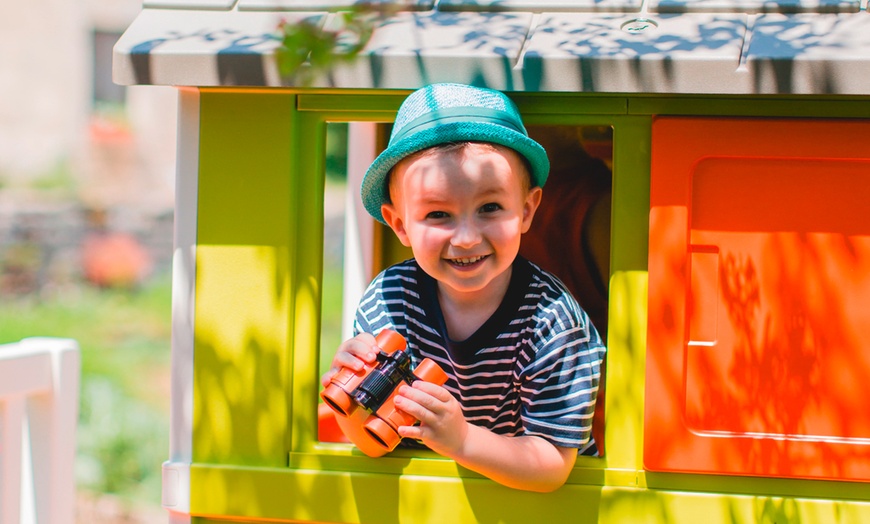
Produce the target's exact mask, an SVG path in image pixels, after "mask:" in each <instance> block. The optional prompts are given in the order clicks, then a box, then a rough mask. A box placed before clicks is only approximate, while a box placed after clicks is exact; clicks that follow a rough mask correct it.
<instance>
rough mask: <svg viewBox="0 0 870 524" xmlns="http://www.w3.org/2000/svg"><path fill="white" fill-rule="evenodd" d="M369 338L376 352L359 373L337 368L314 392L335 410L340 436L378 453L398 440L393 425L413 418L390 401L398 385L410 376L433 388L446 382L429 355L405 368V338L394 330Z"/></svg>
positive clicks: (372, 453) (409, 380)
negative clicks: (322, 387) (372, 341)
mask: <svg viewBox="0 0 870 524" xmlns="http://www.w3.org/2000/svg"><path fill="white" fill-rule="evenodd" d="M375 342H376V344H377V347H378V348H379V349H380V351H379V352H378V356H377V360H376V361H375V362H374V363H373V364H365V365H364V368H363V371H362V372H360V373H359V374H357V373H355V372H354V371H353V370H351V369H348V368H345V367H343V368H341V369H340V370H339V371H338V373H336V374H335V375H334V376H333V377H332V380H331V381H330V383H329V385H328V386H326V388H325V389H324V390H323V391H322V392H321V393H320V397H321V398H322V399H323V401H324V402H326V404H327V405H328V406H329V407H330V408H332V410H333V411H335V413H336V417H337V419H338V422H339V426H340V427H341V429H342V431H343V432H344V434H345V436H347V438H348V439H350V441H351V442H353V443H354V444H356V445H357V447H359V448H360V449H361V450H362V451H363V452H364V453H366V454H367V455H370V456H380V455H382V454H383V453H386V452H388V451H392V450H393V449H395V448H396V446H397V445H398V444H399V442H400V441H401V440H402V437H400V436H399V433H398V428H399V426H410V425H412V424H414V423H415V422H416V420H415V419H414V418H413V417H411V416H410V415H408V414H406V413H402V412H400V411H398V410H397V409H396V408H395V406H394V404H393V399H394V398H395V396H396V395H397V394H398V390H399V386H400V385H402V384H412V383H413V382H414V381H416V380H424V381H426V382H431V383H433V384H437V385H439V386H440V385H443V384H444V383H445V382H447V374H446V373H444V371H443V370H442V369H441V368H440V367H439V366H438V364H436V363H435V361H433V360H432V359H429V358H425V359H423V361H422V362H420V365H418V366H417V367H416V368H415V369H414V370H413V371H411V357H410V355H408V353H407V352H406V351H405V348H406V347H407V344H406V343H405V338H404V337H402V335H400V334H398V333H396V332H395V331H392V330H389V329H385V330H383V331H381V332H380V333H378V335H377V337H375ZM360 407H362V408H363V409H364V411H365V413H367V416H364V417H363V416H360V414H359V413H358V412H357V411H358V408H360ZM360 425H361V428H362V431H360V427H359V426H360ZM372 444H373V445H372Z"/></svg>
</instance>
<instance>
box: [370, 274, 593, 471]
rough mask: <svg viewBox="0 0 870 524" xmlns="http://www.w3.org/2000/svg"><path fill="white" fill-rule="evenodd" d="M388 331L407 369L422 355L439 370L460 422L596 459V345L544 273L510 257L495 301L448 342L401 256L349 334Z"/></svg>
mask: <svg viewBox="0 0 870 524" xmlns="http://www.w3.org/2000/svg"><path fill="white" fill-rule="evenodd" d="M388 327H389V328H391V329H394V330H395V331H397V332H399V333H400V334H402V335H403V336H404V337H405V339H406V340H407V342H408V351H409V353H410V355H411V359H412V365H413V366H416V365H417V364H418V363H419V362H420V361H421V360H422V359H423V358H425V357H428V358H431V359H432V360H434V361H435V362H437V363H438V364H439V365H440V366H441V368H442V369H444V371H445V372H446V373H447V375H448V376H449V379H448V381H447V383H446V384H445V385H444V387H445V388H446V389H447V390H448V391H450V393H451V394H452V395H453V396H454V397H456V399H457V400H458V401H459V403H460V404H461V406H462V410H463V414H464V415H465V418H466V420H467V421H468V422H470V423H472V424H475V425H477V426H482V427H485V428H488V429H490V430H491V431H493V432H494V433H498V434H502V435H509V436H516V435H537V436H540V437H542V438H544V439H546V440H548V441H549V442H551V443H553V444H554V445H557V446H562V447H568V448H578V449H579V450H580V452H581V453H583V454H595V453H596V451H595V445H594V441H593V439H592V437H591V435H592V433H591V427H592V416H593V412H594V410H595V397H596V394H597V392H598V381H599V378H600V368H601V360H602V358H603V357H604V352H605V348H604V344H603V343H602V341H601V337H600V336H599V335H598V332H597V331H596V330H595V328H594V327H593V326H592V324H591V322H590V321H589V317H588V316H587V315H586V313H585V312H584V311H583V309H581V307H580V306H579V305H578V304H577V301H575V300H574V298H573V297H572V296H571V294H570V293H569V292H568V291H567V290H566V289H565V287H564V286H563V285H562V283H561V282H560V281H559V280H558V279H557V278H555V277H554V276H553V275H551V274H549V273H547V272H545V271H544V270H542V269H541V268H539V267H538V266H536V265H534V264H532V263H531V262H529V261H527V260H526V259H524V258H522V257H518V258H517V260H516V262H514V265H513V270H512V273H511V281H510V284H509V286H508V290H507V293H506V294H505V297H504V299H503V300H502V303H501V305H500V306H499V307H498V309H497V310H496V311H495V313H493V315H492V316H491V317H490V318H489V319H488V320H487V321H486V322H485V323H484V324H483V325H482V326H481V327H480V328H479V329H478V330H477V331H476V332H475V333H474V334H473V335H471V336H470V337H469V338H468V339H467V340H464V341H461V342H457V341H454V340H450V339H449V337H448V336H447V329H446V326H445V322H444V317H443V315H442V312H441V307H440V305H439V304H438V299H437V293H436V282H435V280H434V279H433V278H432V277H430V276H429V275H427V274H426V273H425V272H424V271H423V270H421V269H420V266H419V265H417V263H416V261H414V260H413V259H412V260H407V261H405V262H402V263H400V264H396V265H394V266H392V267H390V268H388V269H386V270H384V271H383V272H382V273H381V274H380V275H378V276H377V277H376V278H375V279H374V281H372V283H371V284H370V285H369V288H368V289H367V290H366V293H365V295H364V296H363V298H362V300H361V301H360V305H359V308H358V309H357V315H356V321H355V324H354V331H355V333H362V332H367V333H372V334H375V335H376V334H377V333H379V332H380V331H381V330H382V329H384V328H388Z"/></svg>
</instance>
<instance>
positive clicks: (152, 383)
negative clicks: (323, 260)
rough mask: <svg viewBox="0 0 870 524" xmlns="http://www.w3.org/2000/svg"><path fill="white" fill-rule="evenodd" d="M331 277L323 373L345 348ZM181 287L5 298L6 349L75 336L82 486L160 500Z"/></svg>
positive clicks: (164, 281) (1, 312)
mask: <svg viewBox="0 0 870 524" xmlns="http://www.w3.org/2000/svg"><path fill="white" fill-rule="evenodd" d="M326 273H327V274H326V275H325V278H324V290H323V294H324V304H325V306H324V309H325V315H324V319H323V330H322V332H323V337H324V338H323V348H324V349H323V351H322V352H321V362H322V363H323V364H322V369H326V368H325V366H328V363H329V362H330V361H331V359H332V354H333V353H334V352H335V348H336V347H337V346H338V344H339V343H340V342H341V340H340V333H341V325H340V322H341V321H340V317H341V294H342V289H341V282H342V276H341V269H340V267H334V266H332V265H328V267H327V269H326ZM170 326H171V290H170V278H169V276H168V275H164V276H160V277H157V278H155V279H152V281H151V282H149V283H148V284H147V285H145V286H144V287H142V288H141V289H138V290H126V291H125V290H107V289H98V288H95V287H91V286H86V285H81V286H75V287H73V288H70V289H66V290H64V291H62V292H58V293H55V294H52V295H49V296H44V297H42V298H37V297H34V296H27V297H20V298H8V297H4V299H3V300H2V301H0V343H7V342H14V341H18V340H20V339H22V338H26V337H32V336H51V337H64V338H73V339H75V340H76V341H78V343H79V346H80V348H81V357H82V380H81V403H80V417H79V426H78V430H77V431H78V435H77V437H78V438H77V450H78V451H77V456H76V479H77V483H78V488H79V489H80V490H86V491H90V492H94V493H111V494H115V495H119V496H120V497H122V498H123V499H126V500H129V501H136V502H138V503H142V502H144V503H147V504H151V505H154V506H159V504H160V466H161V464H162V462H163V461H164V460H166V459H167V457H168V455H169V448H168V446H169V444H168V442H169V404H170V382H169V366H170V364H169V362H170Z"/></svg>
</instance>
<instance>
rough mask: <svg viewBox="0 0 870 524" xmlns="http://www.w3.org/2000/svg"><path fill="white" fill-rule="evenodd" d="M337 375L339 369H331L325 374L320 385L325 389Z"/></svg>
mask: <svg viewBox="0 0 870 524" xmlns="http://www.w3.org/2000/svg"><path fill="white" fill-rule="evenodd" d="M336 373H338V369H336V368H329V371H327V372H326V373H324V374H323V376H322V377H320V383H321V384H322V385H323V387H326V386H328V385H329V382H330V381H332V377H334V376H335V374H336Z"/></svg>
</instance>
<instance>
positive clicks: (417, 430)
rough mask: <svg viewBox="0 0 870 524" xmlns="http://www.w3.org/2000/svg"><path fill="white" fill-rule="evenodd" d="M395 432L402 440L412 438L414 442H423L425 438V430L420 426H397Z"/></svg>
mask: <svg viewBox="0 0 870 524" xmlns="http://www.w3.org/2000/svg"><path fill="white" fill-rule="evenodd" d="M397 431H398V433H399V436H401V437H402V438H412V439H415V440H423V439H424V438H425V433H424V431H425V429H424V428H423V427H422V426H399V427H398V429H397Z"/></svg>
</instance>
